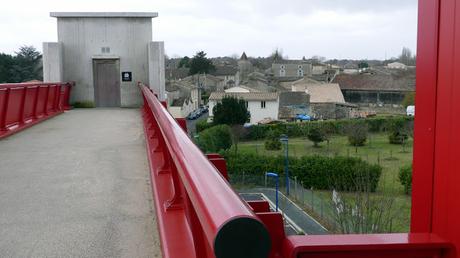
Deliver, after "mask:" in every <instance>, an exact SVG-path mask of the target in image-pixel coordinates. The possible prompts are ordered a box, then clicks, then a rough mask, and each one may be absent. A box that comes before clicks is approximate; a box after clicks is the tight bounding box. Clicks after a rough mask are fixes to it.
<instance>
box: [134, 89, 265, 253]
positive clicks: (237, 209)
mask: <svg viewBox="0 0 460 258" xmlns="http://www.w3.org/2000/svg"><path fill="white" fill-rule="evenodd" d="M140 89H141V90H142V93H143V97H144V107H143V109H142V111H143V119H144V129H145V135H146V140H147V148H148V155H149V161H150V167H151V178H152V187H153V192H154V199H155V205H156V212H157V219H158V226H159V232H160V237H161V243H162V249H163V255H164V257H197V258H207V257H218V258H225V257H229V258H230V257H232V258H234V257H242V258H244V257H248V258H249V257H267V255H268V252H269V250H270V239H269V235H268V231H267V229H266V228H265V226H264V224H263V223H262V221H261V220H260V219H259V218H258V217H257V216H256V215H255V214H254V212H253V211H252V210H251V208H250V207H249V206H248V205H247V204H246V203H244V202H243V201H242V200H241V199H240V197H239V196H238V194H236V193H235V192H234V191H233V189H232V188H231V187H230V185H229V184H228V182H227V180H226V179H225V178H224V177H223V176H222V175H221V174H220V173H219V171H218V170H217V168H216V166H214V165H213V164H212V163H211V162H210V161H209V160H208V158H207V157H206V156H205V155H203V153H202V152H201V151H200V150H199V149H198V148H197V147H196V146H195V145H194V144H193V142H192V141H191V140H190V138H189V137H188V136H187V134H186V133H185V132H184V128H185V123H183V121H182V122H180V123H181V125H182V127H181V126H180V125H179V124H178V123H177V122H176V121H175V120H174V119H173V118H172V116H171V115H170V114H169V113H168V112H167V110H166V109H165V108H164V106H163V105H162V103H160V101H159V100H158V99H157V97H156V96H155V95H154V94H153V93H152V92H151V90H150V89H149V88H148V87H146V86H143V85H140ZM210 158H212V160H214V161H216V160H218V158H217V159H216V156H214V155H213V156H212V157H210ZM215 164H218V162H215Z"/></svg>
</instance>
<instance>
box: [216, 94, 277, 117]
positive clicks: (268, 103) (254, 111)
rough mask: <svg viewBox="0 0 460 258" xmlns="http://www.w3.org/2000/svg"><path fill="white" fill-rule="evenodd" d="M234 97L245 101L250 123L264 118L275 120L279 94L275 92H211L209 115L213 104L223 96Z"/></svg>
mask: <svg viewBox="0 0 460 258" xmlns="http://www.w3.org/2000/svg"><path fill="white" fill-rule="evenodd" d="M226 96H227V97H235V98H238V99H243V100H245V101H246V105H247V107H248V111H249V113H250V114H251V119H250V122H249V123H251V124H257V123H258V122H260V121H262V120H264V119H267V118H268V119H271V120H277V119H278V111H279V94H278V93H276V92H233V93H226V92H213V93H211V95H210V96H209V117H210V118H212V117H213V116H214V115H213V113H212V110H213V108H214V106H215V105H216V104H217V103H218V102H219V101H221V100H222V99H223V98H224V97H226Z"/></svg>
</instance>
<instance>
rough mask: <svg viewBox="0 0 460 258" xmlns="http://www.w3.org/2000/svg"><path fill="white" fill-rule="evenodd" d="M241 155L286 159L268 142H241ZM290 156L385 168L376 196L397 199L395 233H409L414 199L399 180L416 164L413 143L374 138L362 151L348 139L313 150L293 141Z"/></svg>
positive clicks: (301, 140) (306, 142)
mask: <svg viewBox="0 0 460 258" xmlns="http://www.w3.org/2000/svg"><path fill="white" fill-rule="evenodd" d="M238 150H239V152H240V153H247V152H256V153H258V154H261V155H284V152H283V150H279V151H267V150H265V148H264V141H251V142H240V143H239V145H238ZM289 155H290V156H291V155H292V156H298V157H300V156H305V155H325V156H334V155H340V156H354V157H360V158H362V159H363V160H367V161H368V162H370V163H376V164H380V165H381V166H382V167H383V173H382V177H381V179H380V183H379V187H378V189H377V192H376V193H375V194H374V195H375V196H379V195H385V196H387V197H388V196H390V197H392V198H394V204H393V209H394V211H395V214H394V215H395V220H394V226H393V231H395V232H407V231H409V224H410V205H411V199H410V196H407V195H405V194H404V190H403V187H402V186H401V184H400V182H399V180H398V172H399V169H400V168H401V167H402V166H404V165H408V164H411V162H412V139H409V140H408V141H407V143H406V144H405V145H404V146H402V145H393V144H389V143H388V136H387V134H383V133H380V134H370V135H369V138H368V142H367V144H366V145H365V146H362V147H357V148H356V147H352V146H350V145H349V144H348V139H347V137H346V136H333V137H332V138H331V140H330V142H329V144H327V143H326V142H323V143H321V144H320V148H315V147H313V143H312V142H311V141H309V140H308V139H306V138H293V139H289ZM322 196H324V198H330V193H327V192H325V193H322Z"/></svg>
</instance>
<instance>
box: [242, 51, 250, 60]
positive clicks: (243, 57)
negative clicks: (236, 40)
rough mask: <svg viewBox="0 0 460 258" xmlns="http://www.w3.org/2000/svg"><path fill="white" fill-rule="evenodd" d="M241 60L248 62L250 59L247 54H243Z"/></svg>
mask: <svg viewBox="0 0 460 258" xmlns="http://www.w3.org/2000/svg"><path fill="white" fill-rule="evenodd" d="M240 60H248V57H247V56H246V53H245V52H243V54H242V55H241V58H240Z"/></svg>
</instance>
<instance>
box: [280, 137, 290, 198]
mask: <svg viewBox="0 0 460 258" xmlns="http://www.w3.org/2000/svg"><path fill="white" fill-rule="evenodd" d="M280 141H281V142H282V143H284V175H285V177H286V195H287V196H289V145H288V144H289V139H288V136H287V135H286V134H282V135H281V138H280Z"/></svg>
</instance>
